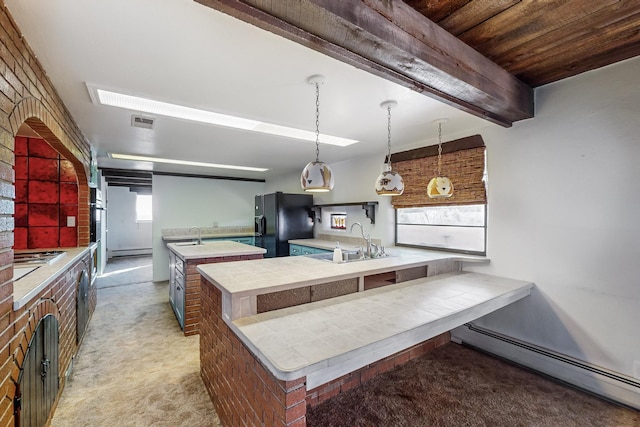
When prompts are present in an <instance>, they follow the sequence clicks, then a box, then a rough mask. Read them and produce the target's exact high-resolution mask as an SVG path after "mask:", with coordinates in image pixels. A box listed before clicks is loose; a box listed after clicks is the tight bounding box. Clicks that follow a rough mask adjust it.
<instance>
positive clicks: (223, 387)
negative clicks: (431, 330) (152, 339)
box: [200, 278, 451, 426]
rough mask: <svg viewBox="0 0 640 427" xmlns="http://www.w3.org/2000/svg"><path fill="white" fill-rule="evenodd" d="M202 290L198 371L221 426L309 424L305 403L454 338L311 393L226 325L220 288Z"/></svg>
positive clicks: (301, 381)
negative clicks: (278, 373) (274, 370)
mask: <svg viewBox="0 0 640 427" xmlns="http://www.w3.org/2000/svg"><path fill="white" fill-rule="evenodd" d="M200 293H201V305H202V320H201V324H200V374H201V375H202V380H203V381H204V384H205V386H206V388H207V391H208V392H209V396H210V397H211V400H212V401H213V404H214V406H215V408H216V411H217V413H218V416H219V417H220V420H221V421H222V423H223V425H229V426H239V425H251V426H253V425H268V426H305V425H306V414H307V405H309V406H314V405H317V404H319V403H321V402H324V401H325V400H327V399H329V398H331V397H334V396H336V395H338V394H339V393H342V392H345V391H347V390H350V389H352V388H355V387H360V386H361V385H362V384H364V383H365V382H366V381H368V380H370V379H371V378H373V377H375V376H376V375H380V374H382V373H384V372H387V371H390V370H391V369H394V368H395V367H397V366H400V365H402V364H404V363H407V362H408V361H410V360H412V359H415V358H416V357H420V356H422V355H424V354H426V353H428V352H430V351H432V350H433V349H434V348H436V347H439V346H441V345H444V344H446V343H448V342H449V341H450V340H451V336H450V334H449V332H446V333H444V334H441V335H438V336H437V337H434V338H432V339H430V340H427V341H424V342H422V343H420V344H416V345H415V346H413V347H410V348H408V349H406V350H403V351H400V352H398V353H396V354H393V355H391V356H389V357H386V358H384V359H381V360H378V361H377V362H374V363H371V364H369V365H367V366H365V367H363V368H361V369H358V370H356V371H354V372H351V373H349V374H346V375H344V376H342V377H340V378H337V379H335V380H333V381H330V382H329V383H327V384H323V385H321V386H319V387H316V388H314V389H312V390H309V391H307V389H306V377H302V378H299V379H297V380H293V381H281V380H278V379H277V378H275V377H274V376H273V375H272V374H271V373H270V372H269V371H268V370H267V368H265V367H264V365H262V363H261V362H260V361H259V360H258V359H257V358H256V357H255V356H254V355H253V354H252V353H251V351H250V350H249V349H248V348H247V347H246V346H245V345H244V344H243V343H242V342H241V341H240V339H239V338H238V337H237V336H236V334H235V333H234V332H233V331H232V330H231V329H230V328H229V327H228V326H227V324H226V323H225V322H224V320H223V319H222V317H221V313H222V293H221V292H220V290H218V288H216V287H215V286H214V285H212V284H211V283H209V282H208V281H207V280H206V279H204V278H202V279H201V291H200Z"/></svg>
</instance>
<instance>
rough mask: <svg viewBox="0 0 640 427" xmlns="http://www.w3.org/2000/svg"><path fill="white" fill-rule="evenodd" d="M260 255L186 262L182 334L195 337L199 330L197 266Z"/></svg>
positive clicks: (198, 279) (258, 257) (198, 275)
mask: <svg viewBox="0 0 640 427" xmlns="http://www.w3.org/2000/svg"><path fill="white" fill-rule="evenodd" d="M261 258H262V255H261V254H260V255H238V256H225V257H215V258H198V259H188V260H186V265H187V270H186V276H185V278H184V280H185V287H184V334H185V336H188V335H197V334H198V331H199V330H200V273H198V271H197V270H196V267H197V266H198V264H212V263H218V262H231V261H243V260H248V259H261Z"/></svg>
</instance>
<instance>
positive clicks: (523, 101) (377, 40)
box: [195, 0, 534, 127]
mask: <svg viewBox="0 0 640 427" xmlns="http://www.w3.org/2000/svg"><path fill="white" fill-rule="evenodd" d="M195 1H197V2H198V3H201V4H203V5H206V6H209V7H211V8H213V9H216V10H219V11H221V12H224V13H227V14H229V15H231V16H233V17H235V18H238V19H240V20H242V21H245V22H248V23H251V24H253V25H256V26H257V27H260V28H262V29H265V30H267V31H270V32H273V33H275V34H278V35H281V36H283V37H285V38H287V39H290V40H292V41H295V42H297V43H300V44H302V45H304V46H307V47H309V48H312V49H314V50H317V51H319V52H321V53H324V54H326V55H329V56H331V57H334V58H336V59H338V60H340V61H343V62H346V63H349V64H351V65H353V66H356V67H358V68H360V69H363V70H365V71H368V72H370V73H372V74H375V75H378V76H380V77H383V78H385V79H388V80H391V81H393V82H395V83H398V84H400V85H403V86H406V87H409V88H411V89H413V90H416V91H418V92H421V93H425V94H427V95H429V96H431V97H433V98H436V99H438V100H440V101H443V102H445V103H447V104H449V105H452V106H454V107H456V108H459V109H461V110H464V111H467V112H469V113H471V114H474V115H476V116H479V117H482V118H485V119H486V120H489V121H491V122H494V123H497V124H500V125H502V126H505V127H508V126H511V125H512V123H513V122H516V121H518V120H523V119H527V118H531V117H533V112H534V106H533V90H532V89H531V88H530V87H529V86H527V85H525V84H524V83H522V82H521V81H520V80H518V79H517V78H515V77H514V76H512V75H511V74H509V73H508V72H507V71H505V70H504V69H503V68H501V67H499V66H498V65H496V64H495V63H493V62H492V61H490V60H489V59H487V58H486V57H484V56H482V55H481V54H480V53H478V52H477V51H476V50H474V49H472V48H471V47H469V46H468V45H466V44H464V43H463V42H462V41H460V40H459V39H457V38H456V37H454V36H453V35H451V34H449V33H448V32H447V31H445V30H443V29H442V28H440V27H439V26H438V25H437V24H435V23H433V22H432V21H430V20H428V19H427V18H425V17H424V16H423V15H421V14H420V13H419V12H417V11H416V10H414V9H412V8H411V7H409V6H408V5H406V4H405V3H403V2H402V1H389V0H359V1H336V0H279V1H262V0H195Z"/></svg>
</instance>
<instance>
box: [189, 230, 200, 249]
mask: <svg viewBox="0 0 640 427" xmlns="http://www.w3.org/2000/svg"><path fill="white" fill-rule="evenodd" d="M193 229H195V230H197V231H198V244H199V245H201V244H202V230H200V227H195V226H194V227H191V228H190V229H189V232H191V230H193Z"/></svg>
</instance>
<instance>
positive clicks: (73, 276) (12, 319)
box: [0, 251, 97, 426]
mask: <svg viewBox="0 0 640 427" xmlns="http://www.w3.org/2000/svg"><path fill="white" fill-rule="evenodd" d="M90 262H91V253H90V252H89V251H87V253H86V254H85V255H84V256H83V257H82V259H80V260H78V261H76V262H75V263H74V264H73V265H72V266H71V267H70V268H68V269H67V270H66V271H65V272H63V273H61V274H60V275H59V276H58V277H57V278H56V279H55V280H54V281H53V282H52V283H51V284H49V285H48V286H47V287H46V288H45V289H43V290H42V291H41V292H40V293H39V294H38V295H36V296H35V297H34V298H33V299H32V300H31V301H30V302H29V303H28V304H27V305H25V306H24V307H22V308H21V309H19V310H17V311H12V312H11V314H10V315H9V316H8V319H7V320H8V322H9V323H10V325H11V326H12V327H13V328H15V334H3V341H2V346H3V348H4V349H3V354H2V360H3V361H4V362H3V365H2V368H1V369H0V372H2V374H3V376H6V377H8V381H5V382H4V384H3V388H2V396H3V397H4V398H3V399H1V400H0V412H1V413H2V416H1V417H0V425H1V426H9V425H14V420H13V397H14V394H15V384H17V383H18V381H19V375H20V368H21V366H22V362H23V361H24V358H25V355H26V351H27V348H28V346H29V341H30V340H31V337H32V336H33V333H34V331H35V328H36V326H37V325H38V322H39V321H40V320H41V319H42V318H43V317H44V316H46V315H47V314H52V315H54V316H55V317H56V318H57V319H58V322H59V325H60V329H59V356H58V357H59V359H58V372H59V375H60V389H59V394H60V393H61V392H62V389H63V388H64V385H65V377H64V374H65V372H66V371H67V369H68V368H69V364H70V363H71V359H72V357H73V355H74V354H76V353H77V350H78V347H77V344H76V335H77V334H76V323H77V319H76V299H77V295H78V292H77V291H78V289H77V285H78V279H79V277H80V273H81V272H82V270H84V269H86V270H87V272H90V269H89V266H90ZM96 303H97V288H96V286H91V287H90V288H89V316H91V315H92V314H93V312H94V311H95V308H96ZM11 335H13V336H12V337H11ZM5 339H8V342H7V343H5V342H4V340H5ZM58 397H59V396H58Z"/></svg>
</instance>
